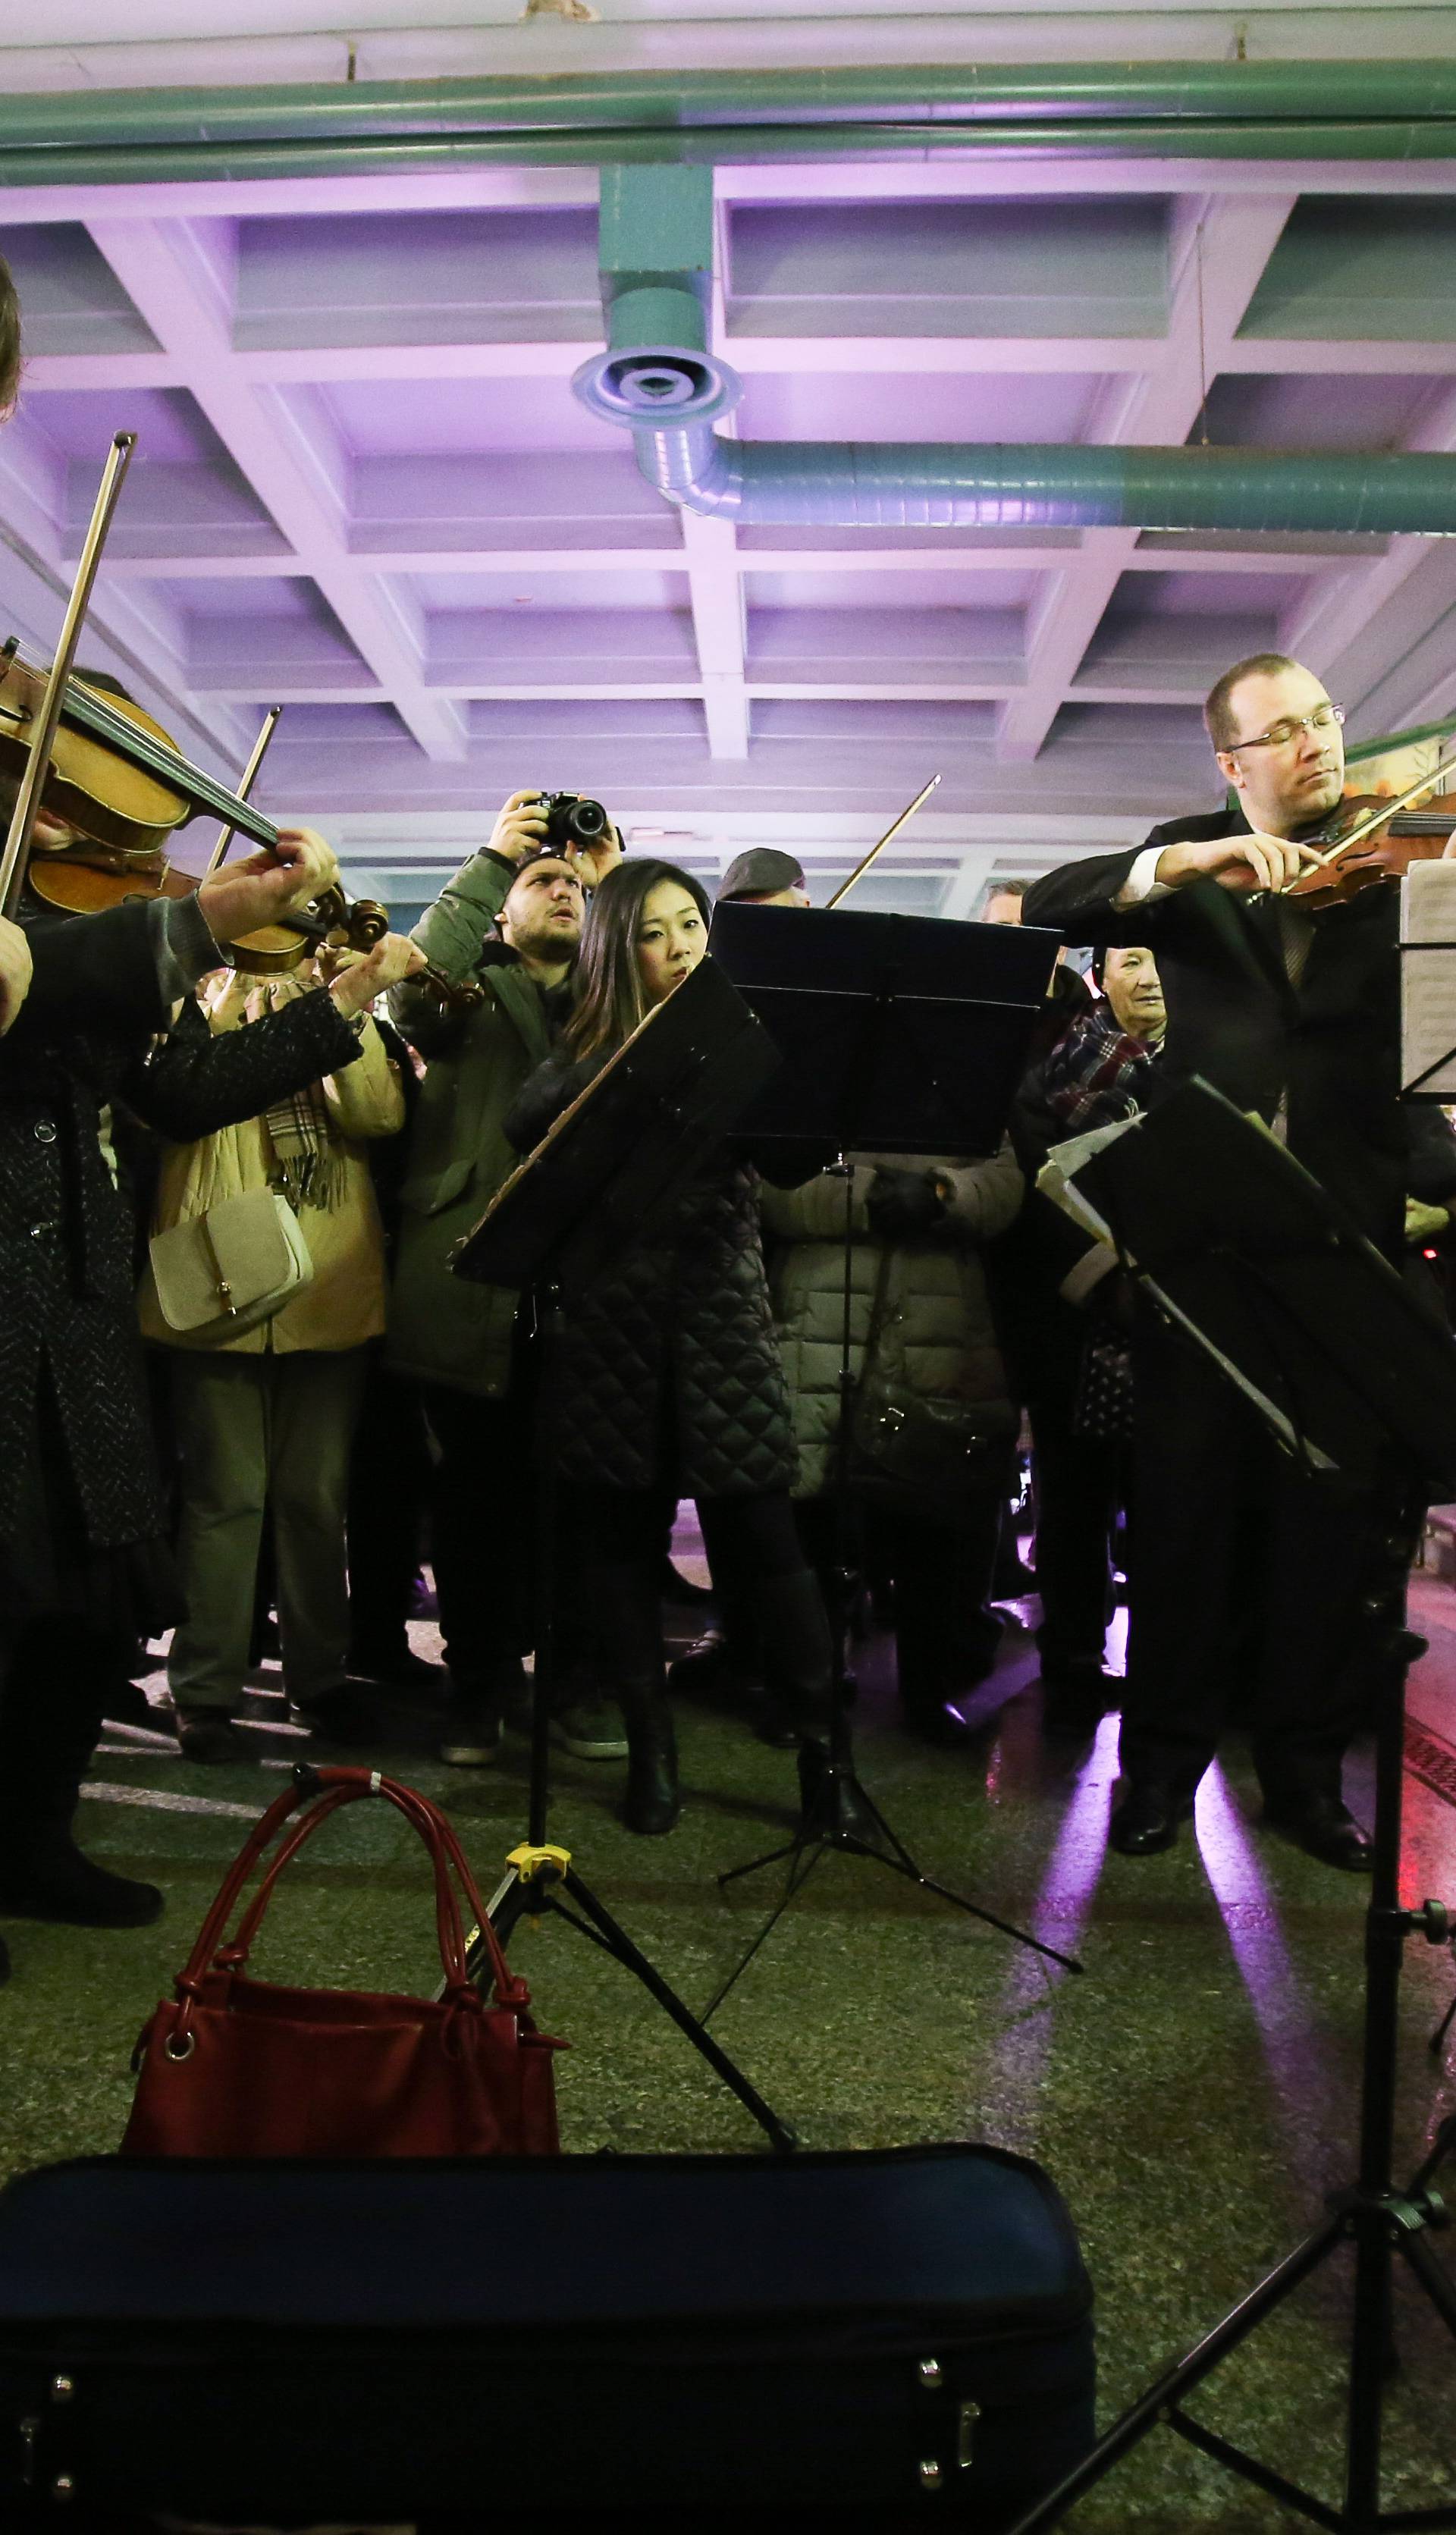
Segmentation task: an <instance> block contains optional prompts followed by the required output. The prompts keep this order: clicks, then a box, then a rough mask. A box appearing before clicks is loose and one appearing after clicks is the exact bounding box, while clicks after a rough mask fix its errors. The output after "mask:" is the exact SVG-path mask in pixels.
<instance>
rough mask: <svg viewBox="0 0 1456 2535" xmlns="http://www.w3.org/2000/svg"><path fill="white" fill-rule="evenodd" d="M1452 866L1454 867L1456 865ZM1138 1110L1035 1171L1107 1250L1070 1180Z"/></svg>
mask: <svg viewBox="0 0 1456 2535" xmlns="http://www.w3.org/2000/svg"><path fill="white" fill-rule="evenodd" d="M1452 868H1453V870H1456V864H1453V866H1452ZM1140 1116H1141V1112H1140V1111H1138V1110H1134V1112H1133V1114H1132V1116H1131V1117H1130V1118H1114V1119H1113V1121H1112V1123H1111V1125H1110V1126H1109V1127H1089V1128H1088V1130H1087V1132H1086V1134H1085V1135H1082V1136H1069V1137H1068V1138H1067V1140H1066V1143H1065V1144H1053V1145H1052V1147H1051V1150H1050V1152H1049V1153H1048V1154H1047V1156H1046V1159H1045V1162H1044V1163H1043V1165H1042V1167H1041V1169H1040V1170H1039V1172H1038V1173H1037V1186H1038V1188H1039V1189H1040V1190H1041V1192H1042V1195H1043V1196H1044V1197H1049V1198H1050V1200H1051V1203H1052V1205H1053V1206H1060V1207H1061V1210H1062V1212H1063V1214H1069V1215H1070V1216H1071V1218H1072V1221H1073V1222H1074V1223H1075V1224H1077V1225H1078V1226H1079V1227H1080V1229H1081V1230H1082V1231H1083V1232H1090V1233H1091V1234H1092V1237H1093V1239H1094V1240H1095V1241H1105V1242H1106V1243H1107V1244H1108V1249H1111V1248H1113V1247H1114V1244H1113V1241H1112V1233H1111V1227H1110V1225H1108V1224H1107V1223H1105V1222H1104V1220H1103V1218H1102V1216H1101V1215H1100V1214H1099V1213H1098V1210H1097V1208H1096V1206H1094V1205H1093V1204H1092V1202H1091V1200H1090V1199H1089V1198H1085V1197H1084V1196H1083V1195H1082V1192H1081V1190H1080V1189H1077V1188H1074V1187H1073V1185H1072V1183H1073V1181H1074V1179H1075V1178H1076V1175H1077V1173H1078V1171H1080V1170H1081V1169H1082V1168H1083V1167H1084V1165H1085V1164H1086V1163H1088V1162H1090V1161H1092V1160H1094V1159H1095V1157H1096V1156H1097V1154H1099V1153H1102V1152H1106V1150H1107V1148H1108V1144H1115V1143H1116V1142H1117V1139H1118V1137H1119V1136H1125V1135H1126V1133H1127V1130H1128V1128H1129V1127H1135V1126H1136V1125H1137V1124H1138V1121H1139V1118H1140Z"/></svg>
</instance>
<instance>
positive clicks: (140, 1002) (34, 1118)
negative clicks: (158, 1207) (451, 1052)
mask: <svg viewBox="0 0 1456 2535" xmlns="http://www.w3.org/2000/svg"><path fill="white" fill-rule="evenodd" d="M136 911H137V913H138V915H139V916H140V915H141V914H142V912H143V910H141V909H140V908H138V909H137V910H136ZM131 912H132V910H131V909H130V908H126V909H118V910H117V914H118V916H121V915H129V914H130V913H131ZM85 922H86V924H88V925H90V924H91V923H93V922H94V923H95V924H96V925H97V926H98V927H101V926H104V927H105V928H106V933H105V936H104V944H105V945H107V946H109V949H110V960H109V966H108V971H107V974H106V975H105V977H104V979H103V980H101V979H92V980H90V981H88V980H87V979H86V977H85V975H84V972H83V969H82V968H81V967H79V966H78V965H77V960H76V953H77V951H78V950H79V951H81V952H83V953H84V952H85V951H87V950H88V949H89V948H91V947H93V946H92V944H91V943H90V942H89V941H88V939H87V937H86V936H85V934H84V933H83V934H81V935H80V936H77V935H76V934H75V932H74V929H73V928H72V927H70V926H69V925H68V926H67V927H66V928H65V930H66V932H67V934H68V935H70V936H71V937H72V938H71V939H69V940H67V941H66V942H65V943H64V945H61V944H60V943H57V945H56V950H55V955H54V956H53V957H52V956H51V946H50V944H49V942H48V941H47V940H46V939H45V936H44V932H43V931H42V930H37V931H36V932H35V933H34V934H32V946H33V949H34V955H35V985H34V987H33V988H32V996H31V999H30V1001H29V1002H28V1003H27V1005H26V1007H25V1009H24V1010H23V1012H22V1013H21V1016H20V1019H19V1020H17V1022H16V1024H15V1026H14V1028H13V1029H12V1030H11V1031H10V1032H9V1033H8V1035H7V1036H6V1037H5V1038H4V1039H0V1553H3V1550H4V1547H5V1543H6V1541H7V1539H10V1540H11V1541H12V1542H13V1541H14V1537H15V1531H16V1525H17V1522H18V1519H19V1516H20V1512H21V1500H22V1488H23V1484H24V1481H25V1476H26V1473H27V1470H28V1467H30V1466H31V1451H32V1435H33V1432H34V1429H35V1424H36V1420H37V1417H38V1416H39V1415H40V1414H41V1403H42V1400H44V1399H46V1398H47V1395H48V1398H49V1400H50V1401H51V1402H52V1403H53V1407H54V1410H55V1411H56V1412H58V1417H59V1427H60V1441H61V1443H62V1445H63V1448H64V1463H65V1466H66V1469H67V1471H68V1473H69V1477H70V1481H71V1482H72V1485H73V1489H74V1494H75V1496H76V1497H77V1498H79V1501H80V1509H81V1515H82V1518H83V1520H84V1522H85V1527H86V1533H87V1540H88V1545H89V1546H90V1547H91V1548H92V1549H98V1550H102V1551H105V1550H112V1549H123V1548H127V1547H129V1546H131V1545H132V1544H134V1543H136V1542H138V1541H144V1540H148V1539H150V1538H152V1537H154V1536H155V1535H156V1534H157V1533H158V1532H159V1531H160V1529H161V1527H162V1509H161V1503H160V1497H159V1494H158V1484H157V1477H156V1472H155V1469H154V1465H153V1453H152V1436H151V1422H150V1418H149V1414H148V1406H147V1395H146V1384H145V1377H144V1369H143V1361H142V1344H141V1339H140V1336H139V1334H138V1330H137V1316H136V1306H135V1302H134V1298H133V1297H134V1277H133V1264H132V1261H133V1254H132V1224H131V1219H130V1214H129V1211H128V1208H127V1206H126V1205H125V1203H124V1201H123V1200H122V1199H121V1198H120V1197H119V1196H118V1194H117V1192H116V1190H115V1188H114V1187H113V1186H112V1182H111V1175H110V1173H109V1171H108V1169H107V1167H106V1163H105V1160H104V1158H103V1156H102V1153H101V1149H100V1145H99V1143H98V1141H97V1116H98V1112H99V1110H100V1108H101V1107H102V1105H103V1104H104V1103H106V1102H108V1101H113V1100H119V1101H124V1102H125V1103H126V1105H127V1106H128V1107H129V1108H132V1109H134V1110H135V1111H136V1112H137V1114H138V1115H139V1116H140V1117H142V1118H143V1119H144V1120H145V1121H146V1122H147V1124H148V1125H149V1126H152V1127H155V1128H157V1129H158V1132H159V1133H160V1134H162V1135H163V1136H168V1137H171V1138H173V1139H175V1140H176V1141H178V1142H187V1143H190V1142H192V1141H193V1140H194V1139H195V1138H196V1137H199V1136H204V1135H208V1134H210V1133H211V1132H212V1131H213V1130H214V1129H215V1128H218V1127H222V1126H226V1125H229V1124H230V1123H232V1122H233V1121H235V1120H239V1119H243V1118H252V1117H256V1116H257V1115H258V1113H259V1111H260V1110H263V1109H266V1108H268V1107H269V1106H270V1104H271V1103H272V1102H274V1101H276V1100H278V1099H280V1098H282V1097H283V1096H284V1095H285V1093H286V1092H288V1091H290V1090H294V1089H297V1088H300V1087H301V1086H302V1085H304V1084H305V1083H308V1082H317V1081H318V1080H319V1079H320V1078H321V1077H322V1076H323V1075H326V1074H332V1073H334V1072H335V1071H337V1070H338V1069H339V1068H341V1067H343V1066H346V1065H349V1064H351V1063H352V1062H353V1060H354V1058H355V1057H356V1056H357V1054H358V1040H357V1038H356V1036H355V1034H354V1032H353V1030H352V1029H351V1028H350V1027H349V1024H348V1021H347V1020H345V1019H344V1018H343V1016H342V1015H341V1014H340V1012H339V1010H338V1007H337V1005H336V1004H335V1003H334V1001H333V998H332V997H331V996H330V995H327V994H323V993H320V994H317V995H307V996H302V997H300V998H299V1000H298V1001H297V1002H296V1003H292V1004H290V1005H288V1006H287V1008H286V1009H285V1011H283V1012H281V1013H276V1014H273V1015H270V1016H269V1018H268V1019H267V1020H261V1021H258V1022H255V1023H254V1024H253V1025H252V1026H250V1027H249V1028H247V1029H242V1030H232V1031H229V1032H228V1033H227V1034H226V1036H225V1037H221V1038H214V1037H213V1036H212V1034H211V1032H210V1031H209V1030H208V1028H207V1025H206V1023H205V1022H204V1021H203V1020H202V1018H201V1015H200V1014H199V1013H198V1012H197V1008H196V1006H194V1005H190V1004H189V1005H188V1006H186V1007H185V1008H184V1012H183V1018H182V1022H181V1024H180V1025H179V1026H178V1028H177V1029H175V1030H174V1031H173V1032H172V1033H171V1034H170V1035H169V1036H168V1037H166V1038H165V1039H163V1040H162V1041H161V1043H160V1045H159V1046H158V1049H157V1050H156V1052H155V1053H153V1054H149V1036H150V1033H151V1032H152V1031H154V1030H156V1029H158V1028H159V1027H160V1026H161V1025H162V1022H163V1020H164V1015H163V1013H162V1012H161V1010H160V1009H159V1001H160V988H159V986H158V978H157V971H156V966H155V962H154V960H153V959H152V957H151V955H150V951H149V948H148V938H147V934H146V930H145V928H144V926H143V925H142V924H141V923H138V924H137V925H135V926H131V925H127V924H125V923H118V922H117V921H116V919H115V918H113V917H112V916H101V917H95V918H87V919H85ZM66 970H74V971H75V975H74V977H73V978H69V979H68V978H67V976H66V975H65V974H64V973H61V972H63V971H66ZM68 984H69V985H70V988H71V991H69V992H68V991H64V989H65V988H66V986H67V985H68ZM88 986H89V987H90V990H88ZM78 1017H79V1018H84V1019H85V1020H86V1022H87V1024H88V1025H87V1026H86V1027H85V1028H84V1029H78V1028H77V1027H76V1026H75V1020H76V1019H77V1018H78ZM47 1384H48V1386H49V1391H48V1394H47V1390H46V1386H47ZM0 1564H3V1559H0Z"/></svg>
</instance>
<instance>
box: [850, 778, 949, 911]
mask: <svg viewBox="0 0 1456 2535" xmlns="http://www.w3.org/2000/svg"><path fill="white" fill-rule="evenodd" d="M939 780H940V777H939V775H938V774H932V775H931V777H930V780H929V782H928V783H927V784H926V785H925V787H924V790H923V791H921V792H918V793H917V794H916V797H915V799H914V800H913V801H912V802H911V804H910V806H909V808H908V809H905V810H902V811H901V813H900V816H899V818H898V819H897V820H896V822H895V825H894V827H893V828H887V829H886V830H885V833H884V835H882V836H881V838H880V840H879V842H878V844H874V845H871V846H870V848H869V851H868V853H867V854H866V855H865V857H864V860H863V862H861V863H856V864H855V868H854V870H853V871H852V872H851V874H850V877H849V879H848V880H842V881H841V882H840V885H839V887H838V889H837V890H836V891H835V893H834V896H833V897H829V898H826V899H825V901H824V903H825V905H826V906H838V904H839V902H840V899H841V898H842V897H849V895H850V892H851V890H852V889H853V888H854V886H855V881H856V880H862V879H863V877H864V874H865V873H866V872H867V871H868V869H869V866H870V864H871V863H872V862H873V861H874V858H875V856H876V854H880V853H883V852H884V849H885V847H886V845H887V844H888V843H889V841H890V838H891V837H892V836H898V835H899V834H900V831H901V829H902V828H903V827H904V826H905V823H906V821H907V819H913V818H914V817H915V814H916V812H917V810H918V808H919V806H920V803H921V802H922V801H928V800H929V798H930V795H931V793H932V792H933V791H934V789H935V786H936V784H937V783H938V782H939Z"/></svg>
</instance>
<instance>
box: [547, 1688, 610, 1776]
mask: <svg viewBox="0 0 1456 2535" xmlns="http://www.w3.org/2000/svg"><path fill="white" fill-rule="evenodd" d="M551 1740H552V1742H553V1743H559V1744H560V1746H561V1749H562V1751H563V1752H569V1753H570V1754H571V1755H572V1757H573V1759H574V1760H577V1761H625V1759H626V1757H627V1748H628V1747H627V1728H626V1724H625V1721H624V1719H623V1716H622V1711H621V1709H620V1708H619V1707H617V1706H614V1705H613V1703H612V1701H611V1700H609V1699H579V1700H576V1701H575V1702H574V1704H573V1705H572V1706H570V1707H563V1709H562V1710H561V1713H560V1715H559V1716H553V1717H552V1719H551Z"/></svg>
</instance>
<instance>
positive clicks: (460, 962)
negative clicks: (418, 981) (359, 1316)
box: [386, 847, 551, 1399]
mask: <svg viewBox="0 0 1456 2535" xmlns="http://www.w3.org/2000/svg"><path fill="white" fill-rule="evenodd" d="M515 877H516V875H515V870H514V868H513V866H512V865H511V864H509V863H507V862H505V861H503V860H502V858H501V857H500V855H498V854H493V853H491V852H490V850H489V849H488V847H487V848H486V849H485V850H483V851H482V852H480V853H477V854H473V855H472V857H471V859H470V861H469V862H468V863H466V864H465V865H464V866H463V868H462V869H461V870H460V871H458V872H457V873H456V875H455V878H454V879H453V880H452V881H451V882H450V884H449V886H448V888H446V889H445V890H443V891H442V892H441V895H440V897H438V898H437V899H436V901H435V903H434V905H433V906H431V907H428V908H426V910H425V912H424V914H423V915H422V916H421V917H420V919H419V922H418V923H417V924H416V925H415V927H414V930H413V933H412V934H411V940H412V941H414V942H417V943H418V944H419V947H420V949H421V950H422V951H423V953H424V955H425V958H427V959H429V960H430V961H431V962H432V963H433V965H434V966H436V967H438V968H442V969H443V970H444V972H445V974H446V976H448V977H451V978H456V979H459V978H465V977H475V979H476V980H477V981H478V983H479V984H480V985H481V986H483V987H484V989H485V1000H484V1002H483V1003H482V1004H480V1005H478V1006H477V1007H476V1008H475V1010H473V1011H465V1012H463V1011H461V1010H460V1009H458V1008H456V1009H454V1010H452V1009H451V1008H450V1007H449V1006H442V1005H441V1004H440V1003H439V1001H438V1000H437V999H435V998H434V997H432V996H431V995H430V993H429V992H428V990H427V989H425V988H421V987H419V986H416V985H413V984H410V983H407V984H405V985H403V986H396V987H394V988H393V989H392V990H391V993H390V1012H391V1015H392V1017H393V1019H394V1020H395V1023H396V1025H397V1027H398V1028H400V1029H401V1030H403V1032H404V1034H405V1036H406V1037H407V1038H408V1039H409V1040H411V1043H412V1044H413V1045H414V1046H415V1047H417V1048H418V1050H419V1053H420V1055H421V1056H422V1057H423V1058H424V1059H425V1063H426V1069H427V1070H426V1073H425V1078H424V1082H423V1083H422V1085H421V1087H420V1093H419V1098H418V1100H417V1101H416V1103H415V1107H414V1116H413V1120H412V1122H411V1129H410V1158H409V1165H408V1169H407V1172H406V1176H405V1181H404V1186H403V1188H402V1189H401V1192H400V1208H401V1213H400V1232H399V1241H398V1246H397V1251H396V1260H395V1276H394V1286H393V1290H392V1293H391V1296H390V1308H389V1333H388V1337H387V1340H386V1361H387V1362H388V1364H389V1365H390V1367H391V1368H392V1370H393V1371H395V1372H396V1373H404V1374H410V1375H411V1376H413V1377H414V1379H415V1380H417V1381H421V1382H441V1383H445V1384H446V1385H448V1387H449V1388H450V1389H451V1390H454V1391H475V1393H476V1394H477V1395H478V1396H479V1397H481V1398H484V1399H495V1398H499V1397H500V1396H501V1394H502V1393H503V1392H504V1391H505V1390H506V1389H507V1386H508V1384H509V1381H510V1373H511V1333H512V1329H513V1328H514V1324H515V1318H516V1305H517V1300H518V1297H517V1296H516V1295H515V1294H514V1293H512V1292H508V1291H507V1290H506V1288H505V1287H503V1286H499V1285H476V1284H472V1283H471V1282H470V1281H469V1280H468V1279H467V1278H466V1277H464V1276H456V1275H452V1273H451V1271H450V1267H449V1260H450V1254H451V1251H452V1250H453V1249H454V1247H455V1244H456V1242H457V1241H458V1240H459V1239H460V1237H461V1235H462V1233H465V1232H469V1230H470V1229H471V1226H472V1225H473V1224H474V1223H475V1222H477V1221H478V1219H479V1217H480V1216H481V1215H482V1214H483V1213H484V1211H485V1208H486V1206H488V1205H489V1203H490V1200H491V1199H492V1197H493V1196H494V1195H495V1192H496V1190H497V1189H498V1188H499V1187H500V1186H501V1184H502V1182H503V1181H504V1180H506V1179H508V1178H509V1176H510V1174H511V1172H512V1171H513V1170H514V1169H515V1167H516V1164H517V1162H518V1160H519V1159H520V1156H519V1154H518V1153H517V1152H516V1151H515V1150H514V1148H513V1147H512V1146H511V1145H510V1144H507V1142H506V1139H505V1136H504V1134H503V1133H502V1128H501V1121H502V1120H503V1118H504V1117H505V1114H506V1112H507V1110H508V1109H509V1108H510V1106H511V1103H512V1102H513V1100H514V1099H515V1097H516V1094H517V1092H518V1091H519V1090H520V1088H521V1085H522V1084H523V1082H525V1081H526V1079H527V1076H528V1075H530V1074H532V1073H533V1072H534V1071H535V1069H536V1067H537V1066H538V1065H539V1064H540V1063H541V1062H542V1060H543V1059H544V1058H545V1057H546V1056H547V1055H548V1054H549V1053H550V1044H551V1014H550V1008H549V1006H548V1004H547V1002H546V999H545V997H544V996H543V995H542V993H541V990H540V988H539V987H538V986H537V985H536V984H535V983H534V982H533V980H532V978H531V976H530V975H529V974H528V972H527V970H526V969H525V968H524V967H523V966H522V965H521V962H520V961H519V960H518V959H517V958H515V957H514V955H513V954H512V953H511V952H510V951H508V950H507V949H506V947H505V945H504V944H503V943H500V942H497V941H496V939H495V937H494V933H493V930H492V928H493V926H494V923H495V918H496V915H497V914H498V912H499V910H500V907H501V905H502V904H503V902H504V900H505V897H506V894H507V892H508V891H509V889H510V886H511V883H512V881H513V880H514V879H515Z"/></svg>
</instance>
